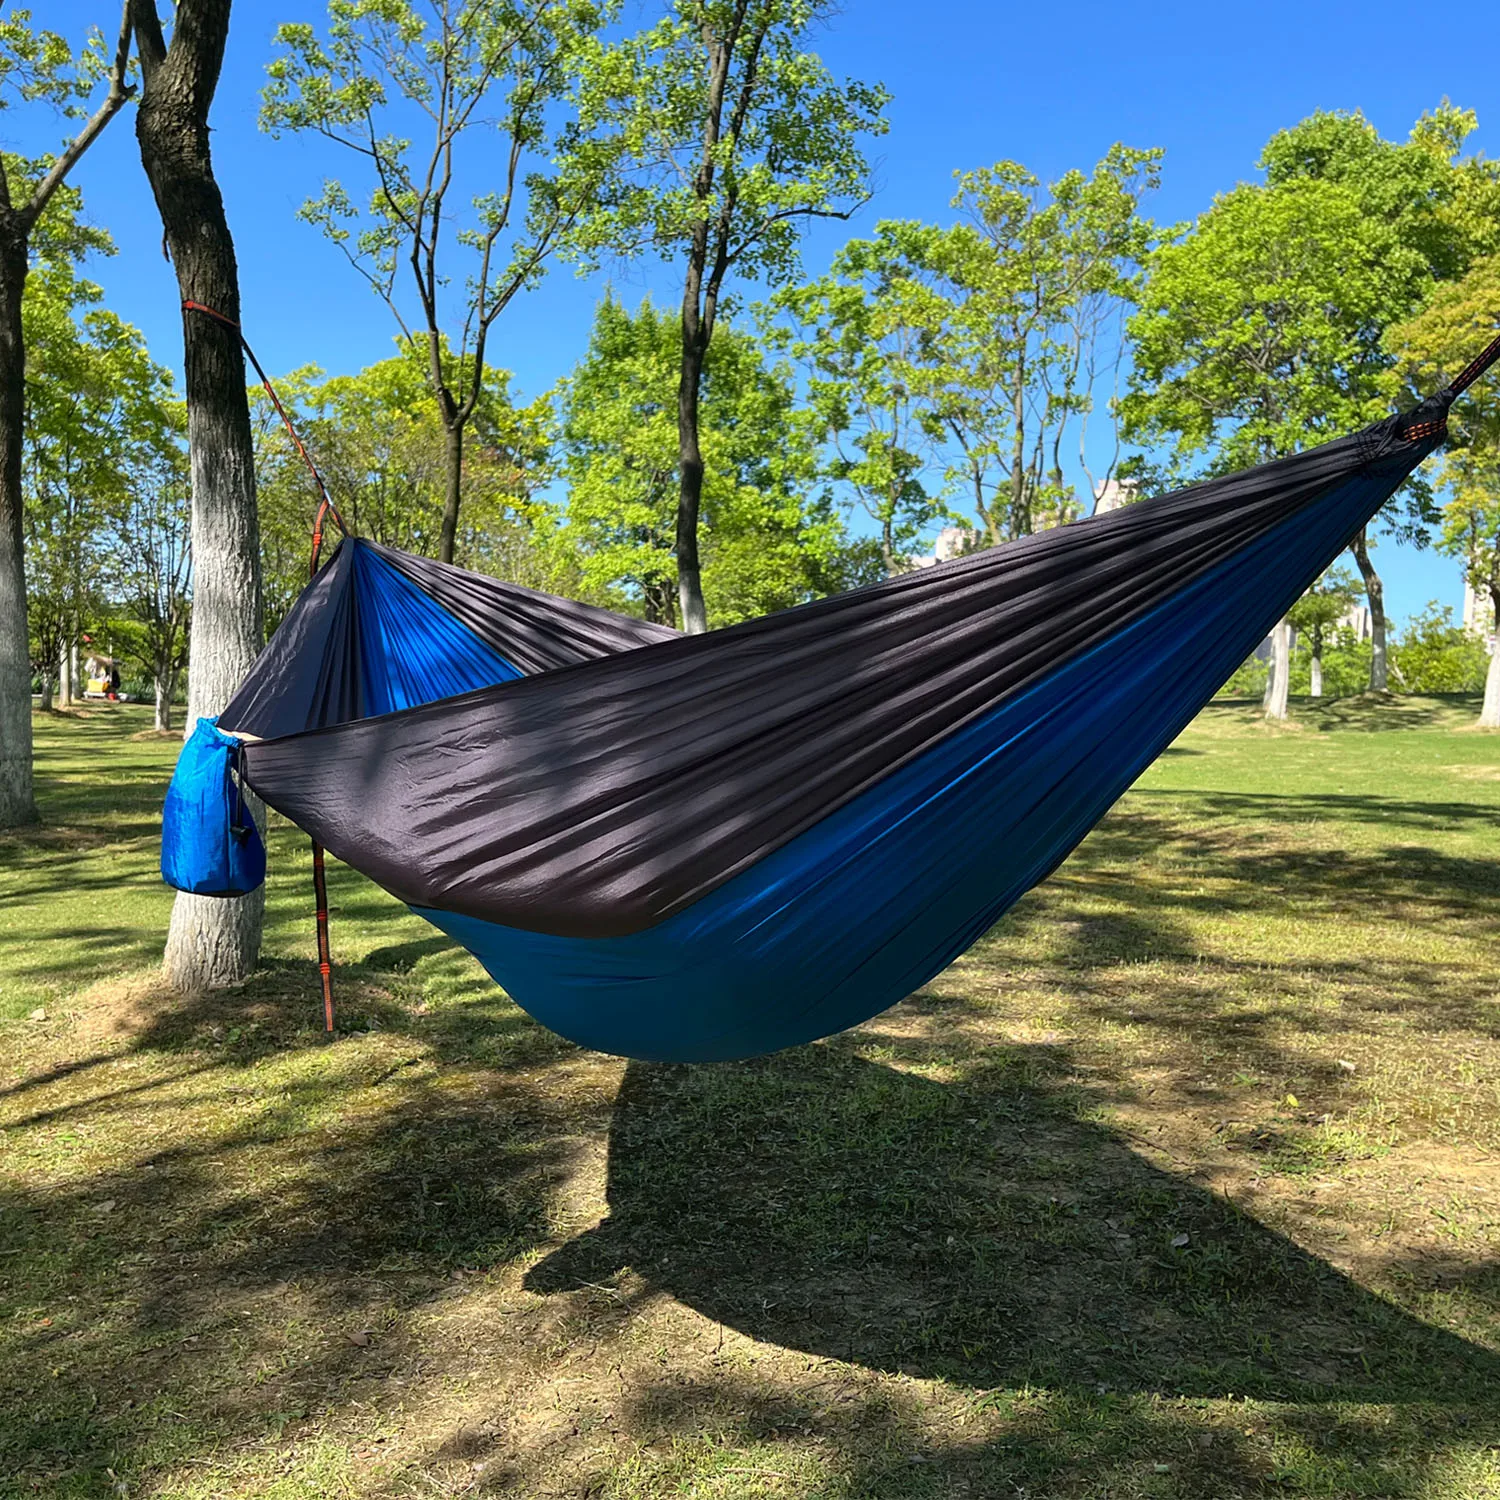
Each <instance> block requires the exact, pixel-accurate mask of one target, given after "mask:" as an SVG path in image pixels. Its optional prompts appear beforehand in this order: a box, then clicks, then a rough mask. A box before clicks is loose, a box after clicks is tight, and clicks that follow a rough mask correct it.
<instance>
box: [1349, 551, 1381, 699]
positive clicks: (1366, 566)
mask: <svg viewBox="0 0 1500 1500" xmlns="http://www.w3.org/2000/svg"><path fill="white" fill-rule="evenodd" d="M1349 550H1350V551H1351V552H1352V553H1353V554H1354V561H1355V562H1356V563H1357V564H1358V566H1359V576H1360V577H1361V578H1363V579H1364V581H1365V598H1366V599H1367V600H1368V601H1369V605H1370V691H1371V692H1372V693H1384V692H1388V691H1389V690H1390V668H1389V666H1388V663H1387V657H1386V649H1385V585H1384V584H1383V583H1382V582H1381V581H1380V574H1379V573H1377V572H1376V571H1375V565H1374V564H1373V563H1372V562H1371V561H1370V542H1369V533H1368V531H1362V532H1360V534H1359V535H1358V536H1357V537H1355V538H1354V540H1353V541H1352V542H1351V543H1350V544H1349Z"/></svg>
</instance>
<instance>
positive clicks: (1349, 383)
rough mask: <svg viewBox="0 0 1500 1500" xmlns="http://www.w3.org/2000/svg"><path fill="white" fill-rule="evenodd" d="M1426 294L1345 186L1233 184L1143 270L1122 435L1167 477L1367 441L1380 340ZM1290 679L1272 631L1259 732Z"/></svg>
mask: <svg viewBox="0 0 1500 1500" xmlns="http://www.w3.org/2000/svg"><path fill="white" fill-rule="evenodd" d="M1430 285H1431V276H1430V272H1429V270H1428V268H1427V264H1426V262H1425V261H1424V259H1423V257H1422V255H1421V253H1420V252H1419V251H1418V250H1417V249H1416V248H1415V247H1413V246H1412V245H1410V244H1406V243H1403V241H1402V240H1401V238H1400V236H1399V235H1398V234H1397V232H1396V230H1395V228H1393V227H1392V226H1391V225H1390V224H1387V223H1384V222H1382V221H1381V220H1379V219H1376V218H1372V217H1371V216H1370V215H1368V214H1367V213H1366V212H1365V210H1364V207H1363V206H1362V204H1361V202H1360V199H1359V196H1358V195H1357V194H1356V193H1355V192H1354V191H1353V190H1352V189H1351V188H1350V187H1349V186H1347V185H1346V184H1344V183H1341V182H1334V181H1330V180H1327V179H1323V178H1297V179H1293V180H1291V181H1287V182H1285V183H1278V184H1277V185H1274V186H1266V187H1260V186H1254V185H1241V186H1239V187H1237V188H1235V189H1234V190H1233V191H1232V192H1230V193H1227V194H1225V195H1223V196H1222V197H1219V198H1217V199H1215V201H1214V204H1213V207H1212V208H1211V209H1209V211H1208V212H1207V213H1205V214H1204V215H1203V216H1202V217H1201V218H1200V219H1199V220H1198V222H1197V224H1196V225H1194V226H1193V227H1192V228H1191V229H1190V230H1189V231H1188V232H1187V233H1186V234H1184V235H1183V236H1181V237H1180V238H1179V239H1177V240H1176V241H1175V242H1173V243H1171V244H1168V245H1166V246H1164V247H1163V248H1162V249H1160V250H1159V251H1158V252H1156V254H1155V255H1154V257H1153V259H1152V263H1151V268H1150V274H1149V277H1148V279H1147V282H1146V284H1145V286H1144V288H1143V289H1142V292H1141V294H1140V308H1139V311H1138V312H1137V313H1136V314H1135V315H1134V316H1133V317H1132V318H1131V320H1130V325H1129V326H1130V332H1131V335H1132V337H1133V338H1134V340H1135V362H1134V371H1133V375H1132V382H1131V390H1130V393H1129V394H1128V395H1127V397H1126V398H1125V401H1124V403H1123V416H1124V420H1125V426H1126V431H1127V434H1128V435H1129V436H1131V437H1133V438H1134V439H1136V440H1137V441H1141V442H1151V443H1163V442H1170V443H1171V445H1172V446H1171V449H1170V459H1171V461H1172V462H1173V463H1174V465H1175V466H1176V467H1178V468H1181V467H1183V466H1186V465H1190V464H1191V463H1192V461H1193V460H1196V459H1200V457H1201V456H1202V455H1205V454H1207V455H1208V456H1209V457H1208V462H1207V463H1206V465H1204V467H1206V469H1207V470H1208V472H1210V473H1213V472H1226V471H1230V470H1234V469H1238V468H1244V467H1249V466H1250V465H1253V464H1256V463H1262V462H1265V461H1266V460H1269V459H1272V458H1276V457H1280V456H1282V455H1284V454H1287V453H1291V452H1293V451H1295V450H1296V449H1298V448H1301V447H1304V446H1307V445H1308V444H1309V443H1311V442H1316V441H1318V440H1320V439H1322V438H1327V437H1333V436H1335V435H1337V434H1339V433H1342V432H1350V431H1353V430H1355V429H1357V428H1359V427H1361V426H1364V425H1365V424H1366V423H1368V422H1370V421H1373V420H1375V419H1376V418H1378V417H1380V416H1383V415H1385V414H1386V413H1387V412H1388V410H1389V406H1390V401H1391V395H1392V393H1393V381H1392V379H1391V377H1390V373H1389V369H1390V364H1391V361H1390V359H1389V357H1388V356H1387V355H1386V354H1385V352H1384V350H1383V347H1382V343H1381V339H1382V335H1383V334H1384V332H1385V329H1386V328H1387V327H1388V326H1389V325H1390V324H1391V323H1392V322H1393V321H1395V320H1396V319H1397V318H1399V317H1401V316H1403V315H1405V314H1407V313H1409V312H1410V311H1411V309H1412V308H1413V307H1414V306H1416V305H1417V304H1418V303H1419V302H1420V300H1421V298H1422V297H1423V296H1424V295H1425V294H1426V292H1427V290H1428V289H1429V287H1430ZM1373 608H1374V602H1373V601H1372V611H1373ZM1289 673H1290V627H1289V626H1288V625H1287V624H1286V622H1284V621H1283V622H1282V623H1281V624H1280V625H1278V626H1277V628H1276V631H1275V633H1274V636H1273V660H1272V666H1271V673H1270V678H1269V680H1268V684H1267V691H1266V704H1265V707H1266V712H1267V715H1268V716H1269V717H1273V718H1284V717H1285V716H1286V692H1287V687H1288V682H1289Z"/></svg>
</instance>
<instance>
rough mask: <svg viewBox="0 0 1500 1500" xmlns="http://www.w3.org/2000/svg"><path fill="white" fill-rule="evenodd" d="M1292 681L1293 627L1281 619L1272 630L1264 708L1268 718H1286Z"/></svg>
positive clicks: (1263, 701)
mask: <svg viewBox="0 0 1500 1500" xmlns="http://www.w3.org/2000/svg"><path fill="white" fill-rule="evenodd" d="M1291 681H1292V627H1291V626H1290V625H1289V624H1288V623H1287V622H1286V621H1285V620H1279V621H1277V623H1276V627H1275V629H1274V630H1272V631H1271V670H1270V673H1269V675H1268V676H1267V677H1266V694H1265V698H1264V699H1263V700H1262V704H1261V706H1262V708H1263V709H1264V710H1265V715H1266V717H1267V718H1268V719H1285V718H1286V710H1287V693H1288V689H1289V688H1290V687H1291Z"/></svg>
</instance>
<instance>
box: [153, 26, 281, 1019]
mask: <svg viewBox="0 0 1500 1500" xmlns="http://www.w3.org/2000/svg"><path fill="white" fill-rule="evenodd" d="M229 7H230V0H178V3H177V8H176V14H175V18H174V22H173V26H172V40H171V44H170V45H168V44H167V42H166V40H165V39H164V37H163V34H162V28H161V23H160V22H159V21H158V20H157V16H156V7H155V4H154V0H130V12H129V14H130V21H131V25H132V27H133V28H134V32H135V41H136V50H137V53H138V55H139V57H140V63H141V95H140V104H139V108H138V109H137V112H136V139H137V141H138V142H139V145H140V151H141V163H142V165H143V166H144V168H145V171H146V176H147V178H148V179H149V180H150V183H151V190H152V193H153V194H154V196H155V198H156V206H157V210H158V212H159V213H160V215H161V222H162V228H163V230H164V232H165V236H166V244H167V248H168V250H169V251H170V253H171V257H172V264H173V266H174V268H175V269H176V272H177V286H178V290H179V292H180V293H181V295H182V298H183V300H184V301H191V302H195V303H199V304H201V305H203V306H206V307H210V308H213V309H215V310H216V311H217V312H218V313H219V314H221V315H222V316H223V317H224V318H227V319H229V320H230V324H231V326H226V325H225V324H223V323H221V322H219V321H218V320H217V319H215V318H211V317H207V316H205V315H204V314H202V313H198V312H192V311H187V310H184V312H183V315H182V319H183V321H182V336H183V368H184V372H185V377H186V380H185V385H186V398H187V425H188V455H189V469H190V474H191V479H192V492H193V523H192V548H193V617H192V637H191V646H190V651H191V661H192V666H191V671H190V672H189V675H188V707H187V722H188V729H189V731H191V729H192V727H193V725H194V724H195V723H196V722H197V720H198V719H199V718H200V717H209V716H212V715H214V714H217V713H218V712H219V710H220V709H222V708H223V707H224V705H225V704H226V703H227V702H228V701H229V699H230V697H231V696H232V695H233V693H234V691H235V690H236V688H238V686H239V684H240V682H241V681H242V680H243V679H244V677H245V674H246V673H247V672H249V670H250V667H251V665H252V664H253V663H254V661H255V658H256V655H257V654H258V652H259V650H260V645H261V641H262V638H263V637H262V634H261V620H262V617H261V589H260V537H259V526H258V522H257V517H256V509H255V453H254V446H253V443H252V441H251V436H250V408H249V404H248V402H247V400H246V397H245V365H244V358H243V356H242V354H241V348H240V341H239V337H238V334H237V332H236V328H237V326H238V324H239V320H240V289H239V274H238V270H237V267H236V265H235V258H234V241H233V240H232V238H231V237H230V233H229V223H228V220H227V219H226V217H225V214H224V200H223V197H222V196H221V195H220V192H219V186H218V183H217V182H216V181H215V180H214V173H213V157H212V153H211V150H210V136H209V126H208V116H209V111H210V109H211V107H212V105H213V99H214V91H215V89H216V88H217V86H218V81H219V70H220V67H221V66H222V64H223V60H224V43H225V40H226V38H227V36H228V32H229ZM264 903H265V892H264V890H258V891H255V892H254V893H252V894H251V895H248V896H239V897H235V898H233V899H227V900H226V899H220V898H216V897H211V896H192V895H188V894H186V893H179V895H178V897H177V899H176V901H175V903H174V904H173V907H172V922H171V927H170V929H169V931H168V934H167V945H166V953H165V955H164V969H165V973H166V976H167V978H168V980H169V982H171V983H172V984H173V985H175V986H176V987H177V988H178V989H182V990H193V989H200V988H216V987H220V986H223V985H228V984H235V983H238V982H239V981H241V980H243V979H245V978H247V977H248V976H249V974H250V973H251V971H252V970H253V969H254V967H255V962H256V958H257V956H258V954H259V951H260V932H261V916H262V912H263V909H264Z"/></svg>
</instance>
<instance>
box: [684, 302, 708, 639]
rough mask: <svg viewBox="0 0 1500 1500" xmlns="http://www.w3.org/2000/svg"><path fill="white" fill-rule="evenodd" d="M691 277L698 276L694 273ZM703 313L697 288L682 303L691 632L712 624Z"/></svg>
mask: <svg viewBox="0 0 1500 1500" xmlns="http://www.w3.org/2000/svg"><path fill="white" fill-rule="evenodd" d="M688 279H689V283H690V284H691V283H692V281H693V278H692V277H691V276H690V277H689V278H688ZM703 333H704V330H703V325H702V319H701V318H700V316H699V314H698V297H697V291H696V288H695V289H694V291H693V293H692V299H691V305H690V304H689V299H688V297H687V296H686V295H684V297H683V304H682V372H681V375H680V377H679V379H678V382H677V453H678V489H677V605H678V608H679V610H680V611H681V612H682V628H683V629H684V630H685V631H686V632H687V633H688V634H689V635H702V634H703V632H704V631H705V630H707V629H708V608H707V606H706V605H705V604H704V602H703V567H702V563H701V561H700V559H699V553H698V516H699V512H700V511H701V510H702V508H703V448H702V446H701V444H700V442H699V439H698V393H699V390H700V389H701V387H702V384H703V354H704V348H703V345H704V342H705V340H704V337H703Z"/></svg>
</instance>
